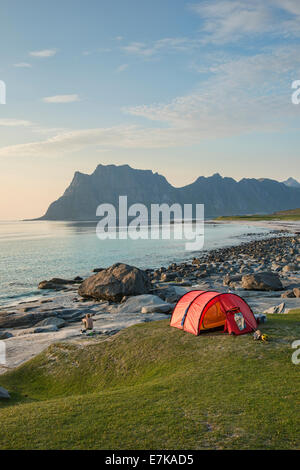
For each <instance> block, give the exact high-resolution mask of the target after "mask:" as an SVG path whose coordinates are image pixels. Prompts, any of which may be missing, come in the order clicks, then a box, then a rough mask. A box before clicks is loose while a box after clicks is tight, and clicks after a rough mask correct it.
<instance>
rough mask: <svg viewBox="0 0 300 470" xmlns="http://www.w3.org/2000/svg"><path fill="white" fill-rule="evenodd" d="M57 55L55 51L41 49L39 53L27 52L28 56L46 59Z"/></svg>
mask: <svg viewBox="0 0 300 470" xmlns="http://www.w3.org/2000/svg"><path fill="white" fill-rule="evenodd" d="M56 53H57V50H56V49H43V50H41V51H32V52H29V55H30V56H32V57H39V58H47V57H53V56H55V54H56Z"/></svg>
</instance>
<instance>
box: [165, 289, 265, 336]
mask: <svg viewBox="0 0 300 470" xmlns="http://www.w3.org/2000/svg"><path fill="white" fill-rule="evenodd" d="M170 326H173V327H175V328H179V329H180V330H184V331H187V332H188V333H192V334H194V335H199V334H200V332H201V331H203V330H211V329H214V328H220V327H222V326H224V331H227V332H228V333H229V334H236V335H242V334H245V333H250V332H251V331H254V330H256V329H257V321H256V319H255V317H254V314H253V312H252V310H251V308H250V307H249V305H248V304H247V302H245V300H243V299H242V298H241V297H239V296H238V295H236V294H231V293H230V294H227V293H223V294H222V293H220V292H214V291H213V292H212V291H200V290H194V291H190V292H187V293H186V294H184V295H183V296H182V297H181V298H180V299H179V301H178V302H177V304H176V306H175V308H174V311H173V314H172V317H171V323H170Z"/></svg>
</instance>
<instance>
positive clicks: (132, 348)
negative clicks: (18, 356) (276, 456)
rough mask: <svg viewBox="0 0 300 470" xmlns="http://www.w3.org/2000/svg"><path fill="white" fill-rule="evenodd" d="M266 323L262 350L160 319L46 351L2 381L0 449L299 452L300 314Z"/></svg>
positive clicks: (248, 341) (245, 340) (244, 339)
mask: <svg viewBox="0 0 300 470" xmlns="http://www.w3.org/2000/svg"><path fill="white" fill-rule="evenodd" d="M268 319H269V321H268V322H267V324H266V325H262V327H261V329H262V330H264V331H265V332H267V333H268V334H269V335H270V342H269V343H261V342H256V341H253V338H252V335H245V336H239V337H232V336H229V335H224V334H222V332H217V333H209V334H207V333H206V334H202V335H201V336H199V337H196V336H193V335H190V334H188V333H184V332H182V331H180V330H177V329H174V328H170V327H169V325H168V321H167V320H163V321H160V322H154V323H145V324H141V325H136V326H133V327H131V328H128V329H126V330H124V331H122V332H120V333H119V334H117V335H116V336H114V337H110V338H108V339H106V340H104V341H103V340H102V341H99V340H97V339H95V340H94V343H93V344H89V345H87V344H81V345H70V344H62V343H61V344H56V345H52V346H51V347H50V348H48V349H47V350H46V351H45V352H43V353H42V354H40V355H39V356H37V357H36V358H34V359H33V360H31V361H29V362H27V363H26V364H24V365H23V366H21V367H19V368H18V369H16V370H14V371H12V372H9V373H7V374H5V375H3V376H0V385H1V386H3V387H5V388H7V389H8V390H9V391H10V392H11V394H12V400H10V401H4V400H2V401H1V402H0V423H1V425H0V449H296V448H299V444H300V436H299V420H298V418H299V414H298V413H299V385H300V382H299V377H300V374H299V372H300V365H298V366H297V365H294V364H293V363H292V362H291V355H292V353H293V350H292V348H291V343H292V342H293V341H294V340H296V339H300V322H299V320H300V313H295V314H288V315H273V316H271V315H270V316H268Z"/></svg>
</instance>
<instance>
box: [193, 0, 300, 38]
mask: <svg viewBox="0 0 300 470" xmlns="http://www.w3.org/2000/svg"><path fill="white" fill-rule="evenodd" d="M189 8H190V9H191V10H192V11H193V12H195V13H196V14H197V15H198V16H199V18H200V19H201V20H202V24H201V33H202V34H203V38H202V42H203V43H207V42H212V43H216V44H222V43H226V42H227V43H228V42H234V41H236V40H238V39H241V38H243V37H248V38H249V37H251V36H262V35H266V34H271V35H273V36H276V35H277V36H279V37H282V36H283V35H284V36H286V37H288V36H296V37H299V36H300V29H299V28H300V6H299V1H298V0H269V1H268V2H262V1H261V0H249V1H247V2H245V1H241V0H240V1H239V0H210V1H205V2H202V3H197V4H192V5H190V6H189Z"/></svg>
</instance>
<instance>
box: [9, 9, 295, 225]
mask: <svg viewBox="0 0 300 470" xmlns="http://www.w3.org/2000/svg"><path fill="white" fill-rule="evenodd" d="M299 46H300V2H299V1H298V0H268V1H265V2H261V1H259V0H250V1H244V0H243V1H242V0H210V1H198V2H197V1H195V2H187V1H185V0H151V1H150V0H87V1H83V0H60V1H58V0H52V1H51V2H50V1H46V0H26V2H25V1H23V0H2V2H1V31H0V48H1V61H0V80H3V81H5V83H6V86H7V104H6V105H0V219H3V218H5V219H11V218H16V217H17V218H18V217H34V216H39V215H41V213H43V212H44V210H45V209H46V207H47V205H48V204H49V203H50V202H51V201H52V200H54V199H56V198H57V197H59V196H60V195H61V193H62V192H63V190H64V189H65V187H66V186H67V185H68V184H69V182H70V180H71V178H72V175H73V173H74V171H76V170H79V171H83V172H89V173H90V172H92V171H93V169H94V168H95V166H96V165H97V164H98V163H103V164H108V163H115V164H124V163H128V164H130V165H131V166H133V167H136V168H149V169H153V170H154V171H158V172H160V173H162V174H164V175H165V176H166V177H167V178H168V180H169V181H170V182H171V183H172V184H174V185H176V186H181V185H184V184H188V183H191V182H192V181H193V180H194V179H195V178H196V177H197V176H199V175H206V176H208V175H211V174H213V173H215V172H219V173H221V174H222V175H224V176H232V177H234V178H236V179H240V178H242V177H270V178H275V179H278V180H283V179H285V178H287V177H289V176H294V177H296V178H299V177H300V171H299V169H300V165H299V160H300V159H299V150H298V149H299V123H300V105H299V106H296V105H293V104H292V102H291V95H292V90H291V84H292V81H294V80H300V54H299ZM8 202H9V204H8Z"/></svg>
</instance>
